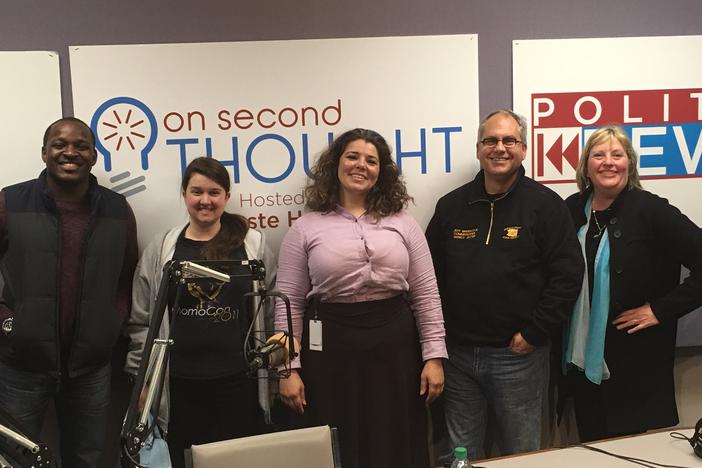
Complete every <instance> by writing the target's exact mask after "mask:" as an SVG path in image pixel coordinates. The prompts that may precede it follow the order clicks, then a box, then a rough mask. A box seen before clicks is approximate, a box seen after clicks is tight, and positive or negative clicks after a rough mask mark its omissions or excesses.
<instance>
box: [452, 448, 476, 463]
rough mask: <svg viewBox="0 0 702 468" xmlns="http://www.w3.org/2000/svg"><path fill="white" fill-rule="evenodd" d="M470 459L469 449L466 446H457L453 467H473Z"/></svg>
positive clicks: (454, 452)
mask: <svg viewBox="0 0 702 468" xmlns="http://www.w3.org/2000/svg"><path fill="white" fill-rule="evenodd" d="M471 466H472V465H471V464H470V461H468V450H466V448H465V447H456V448H455V449H454V451H453V463H451V468H471Z"/></svg>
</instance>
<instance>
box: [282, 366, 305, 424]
mask: <svg viewBox="0 0 702 468" xmlns="http://www.w3.org/2000/svg"><path fill="white" fill-rule="evenodd" d="M279 393H280V399H281V400H283V403H285V404H286V405H288V406H289V407H290V408H292V409H293V410H294V411H296V412H297V413H299V414H302V413H304V412H305V406H306V405H307V401H306V400H305V384H304V383H302V378H301V377H300V374H298V372H297V370H295V369H293V370H292V371H290V377H288V378H287V379H280V382H279Z"/></svg>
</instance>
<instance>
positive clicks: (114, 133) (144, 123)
mask: <svg viewBox="0 0 702 468" xmlns="http://www.w3.org/2000/svg"><path fill="white" fill-rule="evenodd" d="M90 128H92V129H93V132H94V133H95V137H96V141H95V147H96V148H97V150H98V151H99V152H100V153H101V154H102V156H103V158H104V162H105V172H112V165H113V162H116V161H126V164H128V165H129V166H132V163H129V161H130V160H132V161H133V158H135V157H136V155H137V153H138V154H139V160H140V162H141V169H142V170H143V171H147V170H148V169H149V152H150V151H151V150H152V149H153V147H154V145H155V144H156V137H157V136H158V126H157V124H156V118H155V117H154V114H153V112H151V109H149V108H148V106H146V104H144V103H143V102H141V101H139V100H138V99H134V98H131V97H127V96H122V97H116V98H112V99H109V100H107V101H105V102H104V103H103V104H102V105H101V106H100V107H98V108H97V110H96V111H95V113H94V114H93V118H92V120H91V121H90ZM113 158H114V161H113ZM117 165H119V164H117ZM115 172H116V173H115V174H114V175H111V176H110V179H109V180H110V182H111V183H112V184H114V185H113V186H111V187H110V188H111V189H112V190H114V191H115V192H118V193H121V194H122V195H124V196H125V197H129V196H131V195H135V194H137V193H139V192H143V191H144V190H146V185H145V184H144V183H143V182H144V181H145V180H146V176H145V175H143V174H142V175H138V176H132V172H130V171H128V170H127V171H115Z"/></svg>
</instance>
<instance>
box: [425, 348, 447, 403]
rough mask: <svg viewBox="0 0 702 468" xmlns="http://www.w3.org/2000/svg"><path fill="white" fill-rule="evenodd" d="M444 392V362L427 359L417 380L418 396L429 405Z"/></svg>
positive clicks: (437, 359) (438, 359)
mask: <svg viewBox="0 0 702 468" xmlns="http://www.w3.org/2000/svg"><path fill="white" fill-rule="evenodd" d="M443 391H444V362H443V361H442V360H441V359H440V358H435V359H428V360H427V361H426V362H425V363H424V369H422V375H421V376H420V378H419V394H420V395H425V394H426V396H427V403H431V402H432V401H434V400H435V399H436V397H438V396H439V395H441V392H443Z"/></svg>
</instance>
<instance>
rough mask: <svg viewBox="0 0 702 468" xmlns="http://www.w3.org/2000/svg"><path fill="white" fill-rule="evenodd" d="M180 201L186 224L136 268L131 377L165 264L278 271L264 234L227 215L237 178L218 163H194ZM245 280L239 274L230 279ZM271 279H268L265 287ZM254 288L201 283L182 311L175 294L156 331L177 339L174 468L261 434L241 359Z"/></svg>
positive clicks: (170, 415)
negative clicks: (189, 452) (207, 449)
mask: <svg viewBox="0 0 702 468" xmlns="http://www.w3.org/2000/svg"><path fill="white" fill-rule="evenodd" d="M182 195H183V200H184V202H185V205H186V208H187V210H188V214H189V221H188V223H187V224H186V225H185V226H178V227H176V228H173V229H171V230H170V231H169V232H168V233H166V234H165V235H160V236H158V237H157V238H156V239H155V240H154V241H153V242H152V243H151V244H150V245H149V246H148V247H147V248H146V249H145V250H144V253H143V255H142V258H141V260H140V262H139V266H138V267H137V273H136V276H135V280H134V292H133V298H134V300H133V306H132V309H133V310H132V315H131V318H130V323H129V332H130V335H131V337H132V344H131V351H130V355H129V356H128V358H127V370H128V371H130V372H136V369H138V366H139V359H140V357H141V350H142V348H143V343H144V339H145V337H146V328H145V327H148V323H149V319H150V316H151V314H152V313H153V312H154V307H155V300H154V297H155V295H156V291H157V290H158V285H159V283H160V281H161V275H162V270H163V266H164V265H165V264H166V263H167V262H168V261H170V260H181V261H182V260H190V261H194V262H198V261H203V260H205V261H210V260H245V259H261V260H263V261H264V264H265V265H266V267H267V270H269V271H270V270H271V269H272V268H273V267H274V266H275V262H274V261H273V259H272V258H269V252H267V249H266V248H265V240H264V238H263V235H262V233H261V232H259V231H256V230H254V229H250V228H249V226H248V222H247V220H246V219H245V218H243V217H242V216H239V215H234V214H231V213H227V212H226V211H224V209H225V206H226V204H227V201H228V200H229V197H230V179H229V173H228V172H227V170H226V168H225V167H224V166H223V165H222V164H221V163H220V162H219V161H217V160H215V159H211V158H197V159H195V160H194V161H192V162H191V163H190V164H189V165H188V167H187V168H186V170H185V173H184V175H183V181H182ZM237 268H238V269H237ZM248 271H249V270H248V268H247V267H235V269H234V270H233V271H229V274H230V275H231V274H236V273H239V272H241V273H247V272H248ZM270 278H272V274H270V273H269V274H268V275H267V280H268V279H270ZM252 286H253V285H252V281H251V279H250V278H249V279H243V278H242V279H237V278H233V279H232V281H231V282H230V283H226V284H224V283H219V282H216V281H215V280H212V281H199V282H197V283H194V284H189V285H187V286H186V287H183V288H182V290H181V292H180V296H179V300H178V303H177V304H175V289H176V288H175V287H172V288H171V291H172V294H171V297H170V298H169V308H168V314H166V316H164V321H163V325H162V327H161V330H160V332H159V337H160V338H165V337H168V336H170V337H171V338H172V339H173V341H174V344H173V346H172V347H171V349H170V360H169V377H168V378H167V380H166V385H165V386H164V394H163V398H162V402H161V410H160V412H159V425H160V426H161V427H162V428H163V429H164V431H166V432H167V440H168V445H169V451H170V454H171V461H172V463H173V466H174V467H176V468H178V467H183V466H185V464H184V455H183V451H184V450H185V449H187V448H189V447H190V446H191V445H192V444H202V443H208V442H214V441H218V440H226V439H232V438H236V437H243V436H248V435H254V434H256V433H258V432H260V431H261V429H262V412H261V409H260V407H259V404H258V401H257V380H256V379H255V378H251V377H249V376H247V375H246V370H247V369H246V362H245V359H244V356H243V341H242V336H243V335H244V334H245V333H246V328H247V327H248V325H249V324H250V320H251V317H248V316H245V315H246V312H247V311H245V310H241V309H242V307H241V305H242V295H243V294H244V293H246V292H249V291H251V290H252ZM248 312H249V313H250V310H249V311H248ZM169 329H170V330H169Z"/></svg>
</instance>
